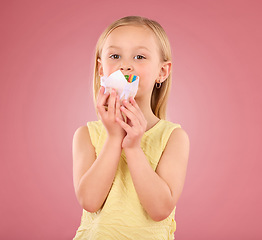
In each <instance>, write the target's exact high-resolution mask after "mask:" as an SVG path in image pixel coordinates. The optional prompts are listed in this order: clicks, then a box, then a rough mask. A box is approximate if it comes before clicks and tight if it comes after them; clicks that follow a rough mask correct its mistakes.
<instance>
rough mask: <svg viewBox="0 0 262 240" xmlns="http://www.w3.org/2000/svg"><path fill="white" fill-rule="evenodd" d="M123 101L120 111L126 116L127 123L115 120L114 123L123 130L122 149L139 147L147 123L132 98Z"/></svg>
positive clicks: (118, 119)
mask: <svg viewBox="0 0 262 240" xmlns="http://www.w3.org/2000/svg"><path fill="white" fill-rule="evenodd" d="M129 101H130V102H128V101H127V100H123V106H121V107H120V110H121V111H122V112H123V113H124V114H125V115H126V117H127V122H124V121H123V119H120V118H118V117H117V118H116V121H117V122H118V123H119V124H120V126H121V127H122V128H123V129H124V130H125V132H126V136H125V137H124V139H123V142H122V148H136V147H140V143H141V139H142V137H143V135H144V133H145V131H146V126H147V121H146V119H145V117H144V114H143V113H142V111H141V109H140V108H139V106H138V105H137V103H136V101H135V99H134V98H130V99H129Z"/></svg>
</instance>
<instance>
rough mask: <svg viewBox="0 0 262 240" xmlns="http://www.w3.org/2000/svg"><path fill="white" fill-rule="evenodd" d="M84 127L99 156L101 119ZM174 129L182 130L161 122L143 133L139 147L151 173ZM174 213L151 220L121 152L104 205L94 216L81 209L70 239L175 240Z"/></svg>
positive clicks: (102, 136)
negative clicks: (79, 218)
mask: <svg viewBox="0 0 262 240" xmlns="http://www.w3.org/2000/svg"><path fill="white" fill-rule="evenodd" d="M87 126H88V129H89V133H90V137H91V141H92V144H93V145H94V147H95V151H96V155H97V156H98V155H99V153H100V151H101V150H102V147H103V145H104V142H105V140H106V137H107V133H106V129H105V127H104V125H103V123H102V121H101V120H98V121H92V122H88V123H87ZM177 127H180V128H181V125H180V124H176V123H172V122H169V121H167V120H163V119H161V120H159V122H158V123H157V124H156V125H154V126H153V127H152V128H151V129H149V130H148V131H146V132H145V133H144V135H143V137H142V140H141V148H142V149H143V152H144V153H145V156H146V157H147V159H148V161H149V163H150V165H151V166H152V168H153V169H154V171H155V170H156V167H157V164H158V162H159V159H160V157H161V154H162V152H163V150H164V148H165V146H166V143H167V141H168V138H169V136H170V134H171V132H172V131H173V130H174V129H175V128H177ZM175 210H176V207H175V208H174V209H173V211H172V213H171V214H170V215H169V217H167V218H166V219H164V220H162V221H158V222H157V221H154V220H152V219H151V218H150V216H149V215H148V214H147V212H146V211H145V210H144V208H143V206H142V205H141V203H140V201H139V198H138V195H137V193H136V190H135V187H134V185H133V182H132V178H131V175H130V172H129V169H128V166H127V163H126V157H125V153H124V151H122V153H121V158H120V160H119V164H118V168H117V172H116V175H115V179H114V181H113V184H112V187H111V189H110V192H109V194H108V196H107V199H106V201H105V203H104V205H103V206H102V208H101V209H99V210H98V211H97V212H95V213H90V212H87V211H86V210H85V209H83V213H82V217H81V224H80V226H79V228H78V230H77V231H76V235H75V237H74V239H73V240H79V239H88V240H126V239H128V240H140V239H143V240H147V239H148V240H149V239H150V240H153V239H155V240H160V239H161V240H162V239H163V240H171V239H175V238H174V232H175V231H176V222H175V220H174V217H175Z"/></svg>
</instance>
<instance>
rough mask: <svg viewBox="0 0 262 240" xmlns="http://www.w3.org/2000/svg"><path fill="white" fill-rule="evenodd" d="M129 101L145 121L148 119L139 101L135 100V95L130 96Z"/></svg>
mask: <svg viewBox="0 0 262 240" xmlns="http://www.w3.org/2000/svg"><path fill="white" fill-rule="evenodd" d="M129 101H130V103H131V104H132V105H133V106H134V108H135V109H136V110H137V113H139V114H140V116H141V119H143V120H144V121H145V120H146V119H145V116H144V114H143V112H142V111H141V109H140V107H139V106H138V104H137V102H136V101H135V99H134V97H130V98H129Z"/></svg>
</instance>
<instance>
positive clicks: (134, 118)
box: [120, 106, 141, 126]
mask: <svg viewBox="0 0 262 240" xmlns="http://www.w3.org/2000/svg"><path fill="white" fill-rule="evenodd" d="M120 110H121V111H122V112H123V113H124V114H125V115H126V116H127V118H129V119H130V121H131V123H132V126H138V125H141V124H140V121H139V119H138V118H137V116H136V115H135V114H134V113H133V112H131V111H130V110H129V109H127V108H125V107H124V106H121V107H120Z"/></svg>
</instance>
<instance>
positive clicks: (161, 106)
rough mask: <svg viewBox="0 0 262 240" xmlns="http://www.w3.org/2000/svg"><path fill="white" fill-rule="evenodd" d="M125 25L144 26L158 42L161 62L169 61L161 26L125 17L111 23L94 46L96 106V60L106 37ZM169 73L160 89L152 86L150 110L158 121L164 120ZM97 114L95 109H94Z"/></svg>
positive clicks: (95, 95)
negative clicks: (152, 33)
mask: <svg viewBox="0 0 262 240" xmlns="http://www.w3.org/2000/svg"><path fill="white" fill-rule="evenodd" d="M127 25H135V26H146V27H148V28H149V29H151V30H152V31H153V32H154V34H155V36H156V37H157V39H158V40H159V46H160V53H161V55H162V56H161V57H162V60H163V61H164V62H165V61H171V60H172V59H171V58H172V54H171V47H170V43H169V40H168V38H167V35H166V33H165V31H164V29H163V28H162V26H161V25H160V24H159V23H158V22H156V21H154V20H150V19H148V18H144V17H140V16H127V17H123V18H121V19H119V20H117V21H115V22H113V23H112V24H111V25H109V26H108V27H107V28H106V29H105V30H104V32H103V33H102V34H101V36H100V38H99V39H98V41H97V44H96V50H95V66H94V76H93V97H94V103H95V106H96V100H97V95H98V92H99V88H100V77H99V73H98V59H101V53H102V49H103V46H104V43H105V40H106V39H107V37H108V35H109V34H110V33H111V32H112V31H113V30H114V29H115V28H117V27H120V26H127ZM171 79H172V76H171V72H170V74H169V76H168V77H167V79H166V80H165V81H164V82H162V85H161V88H156V86H154V88H153V91H152V95H151V109H152V111H153V113H154V114H155V116H157V117H158V118H160V119H165V118H166V107H167V99H168V95H169V92H170V89H171ZM96 112H97V109H96Z"/></svg>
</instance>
